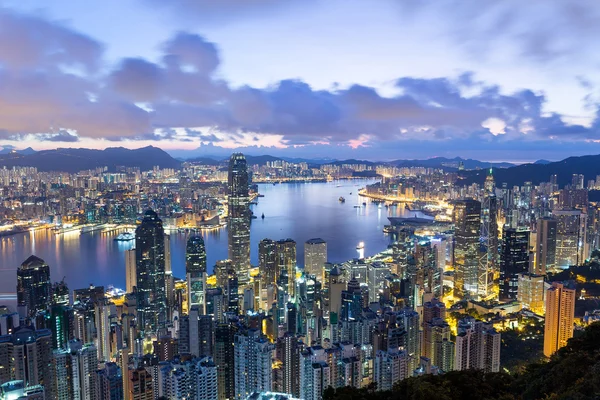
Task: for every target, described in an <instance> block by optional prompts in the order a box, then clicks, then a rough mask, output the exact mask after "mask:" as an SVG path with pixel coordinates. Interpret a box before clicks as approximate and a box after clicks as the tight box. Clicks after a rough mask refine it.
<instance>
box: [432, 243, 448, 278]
mask: <svg viewBox="0 0 600 400" xmlns="http://www.w3.org/2000/svg"><path fill="white" fill-rule="evenodd" d="M430 243H431V247H432V248H433V249H434V250H435V262H436V266H437V269H438V271H439V272H440V274H443V273H444V269H445V268H446V252H447V251H448V241H447V240H446V238H445V237H443V236H436V237H434V238H433V239H431V240H430Z"/></svg>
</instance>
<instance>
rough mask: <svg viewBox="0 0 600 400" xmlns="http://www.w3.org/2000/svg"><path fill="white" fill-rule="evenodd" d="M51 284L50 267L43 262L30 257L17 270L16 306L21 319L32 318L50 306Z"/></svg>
mask: <svg viewBox="0 0 600 400" xmlns="http://www.w3.org/2000/svg"><path fill="white" fill-rule="evenodd" d="M51 294H52V283H51V282H50V267H49V266H48V264H46V262H45V261H44V260H42V259H41V258H39V257H36V256H30V257H29V258H28V259H27V260H25V261H23V264H21V265H20V266H19V268H18V269H17V304H18V306H19V312H20V313H22V315H21V316H22V317H32V316H34V315H35V314H37V313H38V312H39V311H43V310H45V309H46V308H47V307H48V305H49V304H50V299H51Z"/></svg>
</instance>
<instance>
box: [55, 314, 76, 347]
mask: <svg viewBox="0 0 600 400" xmlns="http://www.w3.org/2000/svg"><path fill="white" fill-rule="evenodd" d="M74 325H75V321H74V312H73V309H72V308H71V307H68V306H64V305H60V304H55V305H52V306H51V307H50V326H51V330H52V347H53V348H54V349H66V348H67V347H68V345H69V340H72V339H74V337H73V331H74V327H75V326H74Z"/></svg>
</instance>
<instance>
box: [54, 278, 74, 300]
mask: <svg viewBox="0 0 600 400" xmlns="http://www.w3.org/2000/svg"><path fill="white" fill-rule="evenodd" d="M69 297H70V294H69V287H68V286H67V284H66V283H65V281H64V279H63V280H62V281H60V282H55V283H54V284H53V285H52V304H57V305H63V306H68V305H69V303H70V301H69Z"/></svg>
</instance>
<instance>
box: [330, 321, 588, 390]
mask: <svg viewBox="0 0 600 400" xmlns="http://www.w3.org/2000/svg"><path fill="white" fill-rule="evenodd" d="M374 389H375V388H374V387H373V386H371V387H369V388H365V389H354V388H341V389H337V390H333V389H331V388H330V389H328V390H327V391H326V392H325V393H324V395H323V399H324V400H338V399H339V400H392V399H402V400H404V399H406V400H426V399H436V400H464V399H503V400H517V399H523V400H535V399H553V400H554V399H556V400H558V399H600V323H595V324H592V325H590V326H589V327H588V328H586V330H585V332H584V333H583V335H581V336H579V337H577V338H573V339H571V340H570V341H569V343H568V345H567V346H566V347H564V348H562V349H561V350H559V351H558V352H557V353H556V354H555V355H554V356H553V357H552V359H551V360H550V361H549V362H546V363H536V364H529V365H528V366H526V367H524V368H523V369H522V371H520V372H517V373H516V374H514V375H510V374H507V373H503V372H501V373H487V374H486V373H483V372H481V371H453V372H449V373H446V374H443V375H438V376H434V375H425V376H420V377H416V378H409V379H405V380H403V381H401V382H398V384H397V385H396V387H395V388H394V390H392V391H389V392H377V391H375V390H374Z"/></svg>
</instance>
